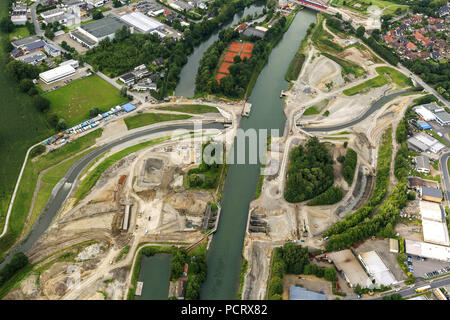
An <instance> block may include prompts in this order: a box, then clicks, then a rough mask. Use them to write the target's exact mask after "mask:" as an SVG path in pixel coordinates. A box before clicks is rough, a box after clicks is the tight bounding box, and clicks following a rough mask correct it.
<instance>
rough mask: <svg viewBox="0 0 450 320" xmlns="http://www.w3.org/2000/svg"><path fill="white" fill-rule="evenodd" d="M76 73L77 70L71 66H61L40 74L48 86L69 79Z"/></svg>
mask: <svg viewBox="0 0 450 320" xmlns="http://www.w3.org/2000/svg"><path fill="white" fill-rule="evenodd" d="M74 73H75V69H74V68H73V67H72V66H70V65H64V66H60V67H57V68H54V69H51V70H48V71H45V72H42V73H40V74H39V78H41V80H42V81H44V83H46V84H50V83H53V82H56V81H58V80H61V79H63V78H65V77H68V76H70V75H72V74H74Z"/></svg>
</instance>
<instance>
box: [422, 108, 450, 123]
mask: <svg viewBox="0 0 450 320" xmlns="http://www.w3.org/2000/svg"><path fill="white" fill-rule="evenodd" d="M417 108H422V109H425V110H426V111H428V112H429V113H431V114H432V115H433V117H434V119H435V120H436V121H437V122H438V123H439V124H440V125H441V126H445V125H449V124H450V114H448V113H447V111H445V109H444V108H442V107H440V106H438V105H437V104H436V103H435V102H431V103H427V104H423V105H421V106H419V107H417ZM434 119H433V120H434Z"/></svg>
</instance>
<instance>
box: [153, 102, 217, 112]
mask: <svg viewBox="0 0 450 320" xmlns="http://www.w3.org/2000/svg"><path fill="white" fill-rule="evenodd" d="M158 110H168V111H178V112H186V113H194V114H197V113H218V112H219V110H217V108H216V107H211V106H204V105H201V104H186V105H178V106H167V107H160V108H158Z"/></svg>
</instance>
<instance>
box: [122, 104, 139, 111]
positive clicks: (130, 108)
mask: <svg viewBox="0 0 450 320" xmlns="http://www.w3.org/2000/svg"><path fill="white" fill-rule="evenodd" d="M121 107H122V109H123V110H125V111H126V112H131V111H133V110H136V106H134V105H133V104H131V103H129V102H128V103H126V104H124V105H123V106H121Z"/></svg>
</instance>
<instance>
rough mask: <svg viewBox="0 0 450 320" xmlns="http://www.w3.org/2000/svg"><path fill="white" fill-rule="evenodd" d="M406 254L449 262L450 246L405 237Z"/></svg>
mask: <svg viewBox="0 0 450 320" xmlns="http://www.w3.org/2000/svg"><path fill="white" fill-rule="evenodd" d="M405 251H406V253H407V254H410V255H414V256H419V257H424V258H429V259H435V260H441V261H447V262H450V247H446V246H439V245H436V244H431V243H426V242H420V241H414V240H408V239H405Z"/></svg>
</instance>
